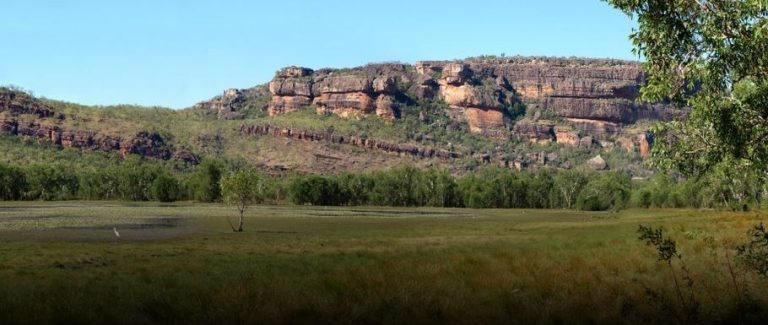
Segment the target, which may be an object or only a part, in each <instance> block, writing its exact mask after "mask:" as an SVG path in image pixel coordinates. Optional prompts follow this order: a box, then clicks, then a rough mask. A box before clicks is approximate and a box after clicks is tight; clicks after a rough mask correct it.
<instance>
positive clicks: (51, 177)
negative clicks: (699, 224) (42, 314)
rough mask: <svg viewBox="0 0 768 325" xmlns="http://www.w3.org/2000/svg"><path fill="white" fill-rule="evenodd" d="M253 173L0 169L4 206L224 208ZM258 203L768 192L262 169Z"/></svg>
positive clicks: (229, 167)
mask: <svg viewBox="0 0 768 325" xmlns="http://www.w3.org/2000/svg"><path fill="white" fill-rule="evenodd" d="M242 169H247V167H242V166H237V165H233V164H227V163H226V162H223V161H220V160H216V159H205V160H204V161H203V162H202V164H200V165H199V166H197V167H195V168H194V169H193V170H191V171H189V172H178V171H173V170H169V169H168V168H166V167H163V166H161V165H157V164H153V163H151V162H147V161H143V160H141V159H140V158H138V157H130V158H128V159H126V160H124V161H122V162H121V163H119V164H115V165H111V166H108V167H106V168H99V169H96V168H84V169H73V168H71V167H66V166H64V165H58V164H55V163H47V164H46V163H38V164H32V165H29V166H15V165H10V164H3V163H0V199H2V200H129V201H160V202H173V201H180V200H186V201H188V200H195V201H200V202H218V201H221V200H222V186H221V183H222V179H223V178H225V177H226V176H227V175H230V174H232V172H234V171H237V170H242ZM249 175H252V176H251V177H253V178H255V179H257V180H256V181H257V182H258V185H257V186H255V187H256V188H257V189H258V190H257V193H256V194H254V195H255V198H256V201H257V202H266V203H269V204H296V205H329V206H359V205H369V206H399V207H422V206H428V207H467V208H563V209H581V210H615V209H622V208H628V207H640V208H652V207H657V208H680V207H691V208H730V209H738V210H743V209H748V208H755V207H760V205H761V204H762V202H764V201H765V200H763V198H764V196H765V194H766V188H765V186H763V184H761V183H759V182H757V181H750V179H757V178H750V177H745V178H741V179H740V178H736V177H734V174H733V173H728V172H727V171H720V172H719V173H716V172H713V173H710V174H708V175H707V176H705V177H699V178H695V179H683V178H680V177H677V176H669V175H665V174H658V175H656V176H654V177H652V178H650V179H647V180H632V179H631V176H630V175H629V174H628V173H625V172H621V171H607V172H594V171H585V170H556V169H541V170H538V171H523V172H516V171H511V170H508V169H502V168H485V169H481V170H479V171H478V172H475V173H472V174H467V175H464V176H455V175H453V174H451V173H450V172H449V171H448V170H446V169H439V168H431V169H426V170H422V169H417V168H415V167H410V166H406V167H400V168H394V169H390V170H386V171H375V172H366V173H350V172H345V173H340V174H333V175H284V176H267V175H264V174H261V173H259V172H258V171H251V173H250V174H249Z"/></svg>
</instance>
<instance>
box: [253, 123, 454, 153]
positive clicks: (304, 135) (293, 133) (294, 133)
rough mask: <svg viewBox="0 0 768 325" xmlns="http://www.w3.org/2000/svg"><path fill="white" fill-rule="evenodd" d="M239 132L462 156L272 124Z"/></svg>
mask: <svg viewBox="0 0 768 325" xmlns="http://www.w3.org/2000/svg"><path fill="white" fill-rule="evenodd" d="M240 133H241V134H244V135H248V136H272V137H282V138H291V139H297V140H304V141H319V142H330V143H335V144H344V145H351V146H356V147H362V148H366V149H369V150H377V151H381V152H387V153H392V154H396V155H401V156H412V157H417V158H440V159H454V158H461V157H463V156H464V155H462V154H461V153H458V152H454V151H449V150H445V149H434V148H430V147H422V146H416V145H410V144H401V143H392V142H387V141H381V140H375V139H368V138H365V137H359V136H347V135H341V134H336V133H332V132H316V131H311V130H302V129H293V128H286V127H279V126H273V125H241V126H240Z"/></svg>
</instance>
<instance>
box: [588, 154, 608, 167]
mask: <svg viewBox="0 0 768 325" xmlns="http://www.w3.org/2000/svg"><path fill="white" fill-rule="evenodd" d="M587 167H589V168H590V169H592V170H604V169H606V168H608V164H607V163H606V162H605V159H603V157H602V156H600V155H597V156H595V157H594V158H592V159H590V160H587Z"/></svg>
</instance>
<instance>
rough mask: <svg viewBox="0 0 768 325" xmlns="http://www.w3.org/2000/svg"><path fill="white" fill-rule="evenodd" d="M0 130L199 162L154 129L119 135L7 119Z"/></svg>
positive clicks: (86, 146)
mask: <svg viewBox="0 0 768 325" xmlns="http://www.w3.org/2000/svg"><path fill="white" fill-rule="evenodd" d="M0 134H6V135H15V136H22V137H27V138H32V139H37V140H41V141H47V142H50V143H52V144H55V145H58V146H61V147H63V148H76V149H82V150H90V151H104V152H118V153H120V156H121V157H123V158H125V157H126V156H128V155H130V154H136V155H140V156H142V157H147V158H152V159H161V160H169V159H174V160H180V161H184V162H187V163H191V164H197V163H198V162H199V158H198V157H197V156H196V155H194V154H193V153H191V152H189V151H186V150H174V149H173V147H172V146H170V145H168V144H167V143H166V142H165V140H164V139H163V137H162V136H161V135H160V134H158V133H155V132H147V131H139V132H137V133H136V135H134V136H132V137H130V138H128V139H123V138H120V137H115V136H111V135H102V134H98V133H95V132H92V131H82V130H66V129H63V128H61V127H59V126H56V125H46V124H41V123H40V122H36V121H32V122H20V121H18V120H13V119H11V120H0Z"/></svg>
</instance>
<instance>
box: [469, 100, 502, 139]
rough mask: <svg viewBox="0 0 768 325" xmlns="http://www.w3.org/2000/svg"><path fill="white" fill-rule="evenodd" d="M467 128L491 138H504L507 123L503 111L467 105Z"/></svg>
mask: <svg viewBox="0 0 768 325" xmlns="http://www.w3.org/2000/svg"><path fill="white" fill-rule="evenodd" d="M465 114H466V115H467V121H468V122H469V130H470V131H471V132H472V133H476V134H482V135H485V136H488V137H493V138H504V137H506V134H507V132H506V131H507V130H506V129H507V124H506V123H505V118H504V113H502V112H501V111H499V110H497V109H490V108H487V109H483V108H476V107H467V108H466V109H465Z"/></svg>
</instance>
